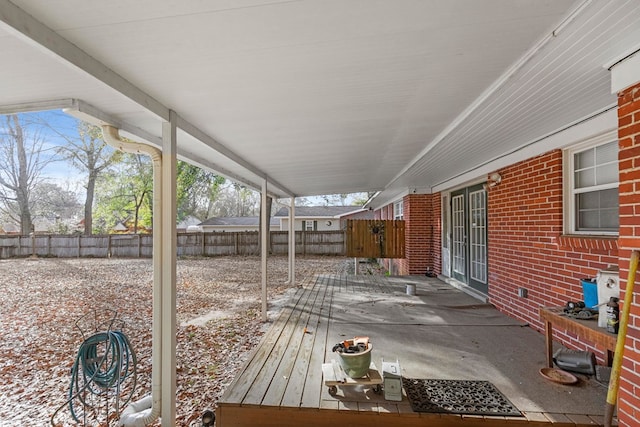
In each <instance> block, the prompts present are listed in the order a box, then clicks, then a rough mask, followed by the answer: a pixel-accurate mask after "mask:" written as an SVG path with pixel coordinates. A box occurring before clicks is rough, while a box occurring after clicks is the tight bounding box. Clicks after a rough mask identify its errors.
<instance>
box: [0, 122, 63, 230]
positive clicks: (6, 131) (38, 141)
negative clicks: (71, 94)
mask: <svg viewBox="0 0 640 427" xmlns="http://www.w3.org/2000/svg"><path fill="white" fill-rule="evenodd" d="M22 118H23V116H21V115H17V114H10V115H7V116H4V117H3V121H2V124H3V126H2V128H0V202H1V205H0V209H2V211H3V213H4V214H5V215H7V216H8V217H10V218H12V219H13V220H15V221H17V222H19V224H20V231H21V233H22V235H27V234H29V233H30V232H31V231H32V224H33V220H32V215H33V212H32V209H33V206H34V205H35V203H36V202H37V200H35V195H34V189H35V188H36V187H37V186H38V185H39V184H40V183H42V182H43V181H44V178H43V177H42V171H43V169H44V168H45V166H46V165H47V164H49V163H50V162H51V161H52V158H51V157H50V156H47V155H46V154H45V149H44V143H45V140H44V138H43V137H42V134H41V132H40V130H41V129H40V128H38V127H35V126H33V127H31V126H28V123H27V124H26V125H25V123H22V122H21V120H22Z"/></svg>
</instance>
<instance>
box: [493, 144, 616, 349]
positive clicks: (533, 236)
mask: <svg viewBox="0 0 640 427" xmlns="http://www.w3.org/2000/svg"><path fill="white" fill-rule="evenodd" d="M499 173H500V175H501V176H502V182H501V183H500V184H499V185H497V186H495V187H493V188H490V189H489V190H488V194H487V196H488V211H489V214H488V215H489V217H488V227H489V228H488V242H489V252H488V256H489V299H490V302H491V303H492V304H494V305H495V306H496V307H497V308H498V309H499V310H500V311H502V312H504V313H507V314H509V315H510V316H512V317H515V318H518V319H521V320H523V321H525V322H528V323H529V324H530V325H531V326H532V327H534V328H535V329H537V330H542V329H543V324H542V322H541V321H540V318H539V315H538V309H539V307H541V306H562V305H564V304H566V302H567V301H580V300H582V299H583V294H582V283H581V281H580V280H581V279H583V278H587V277H589V278H591V277H594V276H595V275H596V274H597V272H598V271H599V270H601V269H603V268H606V267H608V266H610V265H614V264H617V263H618V253H617V240H616V239H613V238H612V239H600V238H589V237H580V236H563V235H562V232H563V216H562V215H563V213H562V204H563V202H562V190H563V186H562V152H561V151H560V150H554V151H551V152H549V153H545V154H543V155H540V156H538V157H535V158H532V159H529V160H526V161H524V162H520V163H517V164H514V165H511V166H509V167H507V168H505V169H502V170H500V171H499ZM518 288H525V289H526V290H527V291H528V297H527V298H521V297H518ZM554 334H556V335H555V338H556V339H558V340H560V341H562V342H563V343H564V344H565V345H567V346H569V347H573V348H576V349H581V350H591V351H593V352H594V353H596V355H597V356H598V358H600V359H602V356H603V355H602V353H601V352H600V351H598V350H596V349H595V348H593V347H590V344H587V343H581V342H579V341H578V340H577V338H576V337H575V336H572V335H567V334H564V333H562V332H559V331H555V330H554Z"/></svg>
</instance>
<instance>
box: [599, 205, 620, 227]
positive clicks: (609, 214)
mask: <svg viewBox="0 0 640 427" xmlns="http://www.w3.org/2000/svg"><path fill="white" fill-rule="evenodd" d="M618 218H619V213H618V208H617V207H616V208H611V209H605V210H603V211H602V212H601V215H600V226H601V227H602V228H605V229H608V230H612V231H613V230H615V231H618V226H619V219H618Z"/></svg>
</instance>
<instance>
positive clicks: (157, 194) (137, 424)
mask: <svg viewBox="0 0 640 427" xmlns="http://www.w3.org/2000/svg"><path fill="white" fill-rule="evenodd" d="M102 135H103V137H104V140H105V142H106V143H107V144H109V145H111V146H113V147H115V148H117V149H118V150H120V151H124V152H126V153H134V154H146V155H148V156H149V157H151V160H152V161H153V333H152V347H151V351H152V355H151V383H152V385H151V396H145V397H144V398H142V399H140V400H138V401H136V402H133V403H131V404H130V405H129V406H127V407H126V408H125V409H124V411H122V414H121V415H120V421H118V425H119V426H125V427H144V426H146V425H148V424H151V423H152V422H153V421H155V420H156V419H157V418H158V417H159V416H160V412H161V410H160V409H161V402H162V377H161V369H162V352H161V349H162V232H161V230H162V206H161V195H162V152H161V151H160V150H158V149H157V148H155V147H152V146H150V145H148V144H141V143H139V142H128V141H123V140H122V138H120V135H119V133H118V129H117V128H115V127H113V126H109V125H103V126H102Z"/></svg>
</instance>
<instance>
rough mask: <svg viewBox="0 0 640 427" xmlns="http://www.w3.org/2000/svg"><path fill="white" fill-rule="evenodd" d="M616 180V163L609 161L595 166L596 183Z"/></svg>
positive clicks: (608, 182) (609, 182)
mask: <svg viewBox="0 0 640 427" xmlns="http://www.w3.org/2000/svg"><path fill="white" fill-rule="evenodd" d="M612 182H618V164H617V163H609V164H607V165H603V166H598V167H597V168H596V185H601V184H611V183H612Z"/></svg>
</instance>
